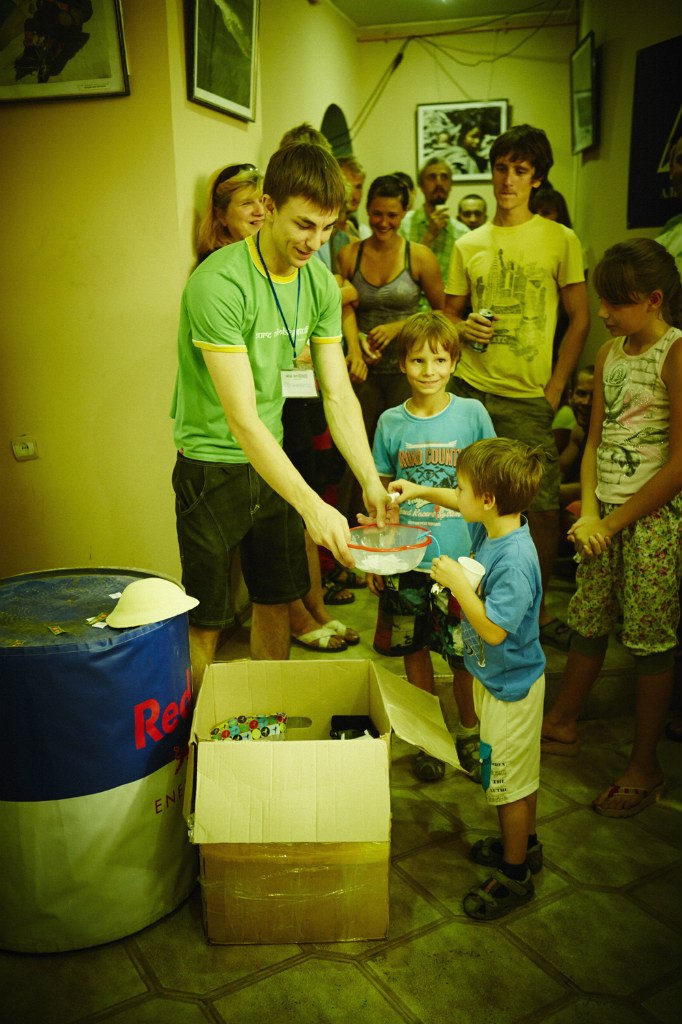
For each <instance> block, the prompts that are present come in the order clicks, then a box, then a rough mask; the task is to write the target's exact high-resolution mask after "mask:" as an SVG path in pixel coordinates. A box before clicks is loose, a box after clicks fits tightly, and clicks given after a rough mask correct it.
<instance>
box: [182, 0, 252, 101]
mask: <svg viewBox="0 0 682 1024" xmlns="http://www.w3.org/2000/svg"><path fill="white" fill-rule="evenodd" d="M187 12H188V26H187V27H188V32H187V40H188V47H189V52H188V57H187V69H188V86H187V89H188V96H189V99H190V100H192V101H193V102H194V103H201V104H202V105H203V106H205V107H212V108H213V109H214V110H221V111H222V112H223V113H224V114H231V115H232V117H238V118H241V120H243V121H255V120H256V54H257V52H258V0H191V2H189V3H188V4H187Z"/></svg>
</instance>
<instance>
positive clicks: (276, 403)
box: [171, 143, 390, 686]
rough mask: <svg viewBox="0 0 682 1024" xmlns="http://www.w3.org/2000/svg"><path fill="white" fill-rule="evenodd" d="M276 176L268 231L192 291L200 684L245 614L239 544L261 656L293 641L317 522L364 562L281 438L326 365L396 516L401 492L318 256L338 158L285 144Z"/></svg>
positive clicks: (329, 219) (187, 545) (191, 546)
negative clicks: (380, 461) (376, 446)
mask: <svg viewBox="0 0 682 1024" xmlns="http://www.w3.org/2000/svg"><path fill="white" fill-rule="evenodd" d="M263 188H264V196H263V205H264V208H265V222H264V224H263V227H262V228H261V230H260V231H259V233H258V234H257V235H255V236H253V237H251V238H247V239H245V240H243V241H241V242H236V243H235V244H233V245H230V246H226V247H224V248H223V249H219V250H218V251H217V252H215V253H213V254H212V255H211V256H209V257H208V258H207V259H206V260H204V262H203V263H202V264H201V265H200V266H199V267H198V268H197V269H196V271H195V272H194V273H193V274H192V276H191V277H190V279H189V281H188V282H187V285H186V287H185V291H184V294H183V298H182V306H181V313H180V327H179V334H178V375H177V381H176V388H175V395H174V400H173V408H172V412H171V415H172V416H173V419H174V438H175V443H176V447H177V449H178V459H177V462H176V466H175V470H174V475H173V486H174V488H175V493H176V519H177V528H178V540H179V544H180V555H181V560H182V573H183V584H184V585H185V588H186V589H187V591H188V593H190V594H191V595H192V596H194V597H197V598H199V602H200V603H199V606H198V607H197V608H196V609H195V610H193V612H192V614H191V615H190V647H191V655H192V668H193V671H194V676H195V685H196V686H198V685H200V682H201V678H202V676H203V671H204V668H205V666H206V665H208V664H210V662H211V661H212V660H213V657H214V655H215V651H216V648H217V643H218V639H219V637H220V632H221V630H222V629H223V628H224V627H225V626H227V625H229V624H231V622H232V621H233V615H232V610H231V602H230V597H229V591H230V583H229V567H230V564H231V558H232V552H233V551H234V550H235V549H236V548H239V550H240V553H241V562H242V572H243V574H244V580H245V583H246V586H247V589H248V591H249V596H250V598H251V603H252V625H251V655H252V657H253V658H254V659H285V658H287V657H288V655H289V642H290V641H289V609H288V605H289V602H291V601H295V600H297V599H298V598H301V597H303V595H304V594H306V593H307V591H308V589H309V586H310V583H309V578H308V569H307V561H306V555H305V546H304V536H303V524H304V522H305V526H306V527H307V529H308V532H309V534H310V536H311V537H312V539H313V540H314V541H315V543H317V544H321V545H324V546H325V547H327V548H329V549H330V550H331V552H332V553H333V555H334V556H335V558H337V559H338V561H339V562H341V563H342V564H344V565H347V566H349V567H352V565H353V560H352V557H351V555H350V552H349V549H348V541H349V540H350V535H349V530H348V524H347V522H346V520H345V518H344V517H343V516H342V515H341V513H340V512H338V511H337V510H336V509H335V508H333V507H332V506H331V505H328V504H326V502H324V501H323V500H322V499H321V498H320V497H319V496H318V495H317V494H316V493H315V491H313V490H312V488H311V487H309V486H308V484H306V483H305V481H304V479H303V477H302V476H301V475H300V473H299V472H298V471H297V470H296V469H295V468H294V466H293V465H292V463H291V462H290V461H289V459H288V458H287V456H286V455H285V454H284V452H283V451H282V447H281V442H282V406H283V403H284V399H285V397H292V398H294V397H296V396H307V397H310V396H312V395H314V394H315V378H317V382H318V383H319V387H320V390H321V393H322V397H323V400H324V411H325V416H326V419H327V422H328V424H329V427H330V430H331V433H332V436H333V438H334V441H335V443H336V445H337V447H338V448H339V450H340V452H341V453H342V455H343V456H344V458H345V459H346V460H347V462H348V463H349V465H350V467H351V469H352V470H353V472H354V473H355V475H356V477H357V478H358V480H359V482H360V484H361V486H362V488H363V494H364V500H365V504H366V506H367V509H368V511H369V512H370V514H372V515H374V514H376V515H377V517H378V520H379V521H380V522H383V519H384V515H385V511H386V507H387V504H388V505H390V502H389V501H388V496H387V495H386V492H385V490H384V488H383V487H382V485H381V482H380V480H379V477H378V475H377V473H376V470H375V468H374V461H373V459H372V455H371V452H370V448H369V445H368V443H367V437H366V434H365V430H364V426H363V422H362V415H361V412H360V406H359V403H358V401H357V399H356V397H355V395H354V392H353V389H352V387H351V385H350V381H349V378H348V371H347V369H346V362H345V358H344V355H343V350H342V347H341V302H340V292H339V288H338V286H337V285H336V283H335V281H334V279H333V278H332V276H331V275H330V273H329V272H328V270H327V268H326V267H325V266H324V265H323V264H322V263H321V262H320V261H319V260H317V259H314V258H313V256H314V254H315V252H316V251H317V250H318V249H319V248H320V246H321V245H322V244H323V243H324V242H325V241H326V240H327V239H328V238H329V235H330V233H331V230H332V228H333V226H334V223H335V221H336V219H337V217H338V213H339V209H340V208H341V205H342V204H343V201H344V181H343V177H342V175H341V172H340V171H339V168H338V165H337V163H336V160H335V159H334V157H333V156H332V155H331V154H330V153H328V152H327V151H326V150H324V149H323V148H322V147H320V146H315V145H310V144H306V143H301V144H298V145H294V146H288V147H286V148H284V149H281V150H278V152H277V153H275V154H274V156H273V157H272V159H271V160H270V163H269V164H268V168H267V170H266V172H265V179H264V183H263ZM309 342H310V348H309V349H308V343H309ZM308 353H311V359H312V364H311V361H310V356H309V355H308ZM301 357H302V358H301ZM306 357H308V358H307V359H306ZM313 368H314V373H313Z"/></svg>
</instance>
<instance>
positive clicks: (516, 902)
mask: <svg viewBox="0 0 682 1024" xmlns="http://www.w3.org/2000/svg"><path fill="white" fill-rule="evenodd" d="M503 887H504V888H503ZM504 890H507V892H506V895H504V896H503V895H500V893H501V892H504ZM496 891H497V893H498V894H497V895H495V893H496ZM534 893H535V886H534V885H533V881H532V879H531V877H530V871H526V877H525V878H524V880H523V881H522V882H516V881H515V880H514V879H513V878H508V877H507V875H505V874H504V872H503V871H498V870H496V869H494V870H493V872H492V875H491V876H490V878H488V879H487V880H486V881H485V882H484V883H483V885H480V886H478V888H476V889H471V890H470V891H469V892H468V893H467V894H466V896H465V897H464V900H463V902H462V906H463V907H464V913H465V914H467V915H468V916H469V917H473V918H475V919H476V920H477V921H495V920H497V918H498V917H504V915H505V914H508V913H509V912H510V910H516V908H517V907H521V906H523V904H524V903H528V901H529V900H530V899H532V898H533V895H534Z"/></svg>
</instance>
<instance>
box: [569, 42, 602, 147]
mask: <svg viewBox="0 0 682 1024" xmlns="http://www.w3.org/2000/svg"><path fill="white" fill-rule="evenodd" d="M571 137H572V140H573V152H574V153H582V152H584V151H585V150H586V149H592V147H593V146H597V145H598V144H599V95H598V84H597V54H596V50H595V46H594V32H588V34H587V35H586V36H585V38H584V39H582V40H581V41H580V42H579V43H578V45H577V46H576V48H575V50H574V51H573V53H572V54H571Z"/></svg>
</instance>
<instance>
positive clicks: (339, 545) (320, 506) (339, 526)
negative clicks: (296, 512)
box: [303, 498, 355, 569]
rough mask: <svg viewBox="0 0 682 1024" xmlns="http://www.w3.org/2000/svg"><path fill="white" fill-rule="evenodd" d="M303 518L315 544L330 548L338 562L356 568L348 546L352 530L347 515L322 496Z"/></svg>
mask: <svg viewBox="0 0 682 1024" xmlns="http://www.w3.org/2000/svg"><path fill="white" fill-rule="evenodd" d="M303 518H304V520H305V525H306V529H307V531H308V533H309V534H310V536H311V537H312V539H313V541H314V542H315V544H319V545H321V546H322V547H324V548H329V550H330V551H331V553H332V555H333V556H334V558H335V559H336V560H337V562H340V563H341V564H342V565H345V566H346V568H347V569H352V568H354V566H355V562H354V561H353V555H352V553H351V551H350V549H349V547H348V542H349V541H350V530H349V529H348V523H347V521H346V517H345V516H342V515H341V513H340V512H339V511H338V510H337V509H335V508H334V507H333V506H332V505H328V504H327V502H326V501H323V500H322V498H317V501H316V503H315V505H314V506H313V507H312V508H311V510H310V512H308V513H307V514H306V515H305V516H304V517H303Z"/></svg>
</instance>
